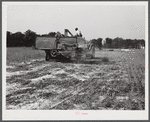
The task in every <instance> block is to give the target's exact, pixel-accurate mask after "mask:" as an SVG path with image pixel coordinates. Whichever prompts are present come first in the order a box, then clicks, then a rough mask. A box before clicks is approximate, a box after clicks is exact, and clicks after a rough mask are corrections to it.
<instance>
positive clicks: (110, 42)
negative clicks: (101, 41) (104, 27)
mask: <svg viewBox="0 0 150 122" xmlns="http://www.w3.org/2000/svg"><path fill="white" fill-rule="evenodd" d="M106 44H107V47H108V48H111V47H112V39H111V38H108V37H107V38H106Z"/></svg>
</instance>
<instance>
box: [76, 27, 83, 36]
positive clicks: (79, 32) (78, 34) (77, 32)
mask: <svg viewBox="0 0 150 122" xmlns="http://www.w3.org/2000/svg"><path fill="white" fill-rule="evenodd" d="M75 31H76V35H75V36H77V37H82V33H81V31H79V30H78V28H75Z"/></svg>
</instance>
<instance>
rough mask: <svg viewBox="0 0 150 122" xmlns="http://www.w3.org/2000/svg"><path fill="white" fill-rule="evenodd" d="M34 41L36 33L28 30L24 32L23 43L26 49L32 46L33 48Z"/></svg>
mask: <svg viewBox="0 0 150 122" xmlns="http://www.w3.org/2000/svg"><path fill="white" fill-rule="evenodd" d="M35 39H36V33H35V32H33V31H31V30H30V29H29V30H27V31H26V32H25V41H24V45H25V46H27V47H30V46H34V47H35Z"/></svg>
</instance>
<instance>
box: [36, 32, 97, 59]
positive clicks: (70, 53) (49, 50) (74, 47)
mask: <svg viewBox="0 0 150 122" xmlns="http://www.w3.org/2000/svg"><path fill="white" fill-rule="evenodd" d="M68 33H69V34H70V36H68ZM36 49H40V50H44V51H45V53H46V56H45V60H46V61H49V59H55V58H62V57H65V58H68V59H78V58H79V57H84V58H85V57H87V58H94V57H95V46H94V45H92V44H91V43H89V44H87V42H86V40H85V39H84V38H82V37H77V36H73V35H72V33H71V32H70V31H69V30H68V29H65V31H64V35H62V34H61V33H59V32H57V34H56V35H55V37H48V36H44V37H36Z"/></svg>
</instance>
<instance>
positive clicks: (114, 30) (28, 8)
mask: <svg viewBox="0 0 150 122" xmlns="http://www.w3.org/2000/svg"><path fill="white" fill-rule="evenodd" d="M75 28H78V29H79V30H80V31H81V32H82V35H83V37H85V38H86V39H87V40H91V39H97V38H103V39H105V38H107V37H109V38H116V37H122V38H124V39H129V38H130V39H145V6H144V5H100V4H91V5H90V4H88V5H86V4H85V5H84V3H83V4H81V5H80V4H69V5H68V4H47V5H43V4H41V5H40V4H37V5H33V4H32V5H30V4H29V5H26V4H25V5H24V4H22V5H14V4H13V5H8V6H7V31H11V32H13V33H14V32H18V31H20V32H22V33H24V32H25V31H27V30H28V29H30V30H32V31H34V32H36V33H37V34H48V33H49V32H57V31H59V32H61V33H64V29H69V30H70V31H71V32H72V34H74V35H75Z"/></svg>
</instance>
